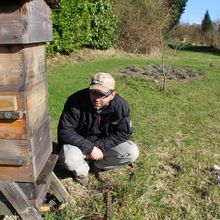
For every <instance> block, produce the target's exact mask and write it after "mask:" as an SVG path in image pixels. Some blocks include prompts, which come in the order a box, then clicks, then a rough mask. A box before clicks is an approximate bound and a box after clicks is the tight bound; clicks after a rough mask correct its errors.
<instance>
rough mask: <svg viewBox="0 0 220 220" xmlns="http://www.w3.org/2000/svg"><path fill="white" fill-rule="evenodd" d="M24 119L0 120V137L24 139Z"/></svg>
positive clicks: (25, 133) (25, 136) (25, 130)
mask: <svg viewBox="0 0 220 220" xmlns="http://www.w3.org/2000/svg"><path fill="white" fill-rule="evenodd" d="M26 138H27V127H26V119H24V118H22V119H18V120H0V139H26Z"/></svg>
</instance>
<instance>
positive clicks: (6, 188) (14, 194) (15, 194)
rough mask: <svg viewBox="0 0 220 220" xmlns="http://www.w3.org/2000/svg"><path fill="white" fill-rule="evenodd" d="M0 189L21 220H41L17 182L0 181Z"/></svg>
mask: <svg viewBox="0 0 220 220" xmlns="http://www.w3.org/2000/svg"><path fill="white" fill-rule="evenodd" d="M0 190H1V192H2V193H3V195H4V196H5V197H6V199H7V200H8V201H9V202H10V203H11V205H12V206H13V207H14V209H15V210H16V211H17V213H18V214H19V215H20V216H21V218H22V219H23V220H33V219H34V220H43V218H42V216H41V214H40V212H39V211H38V210H37V209H36V208H35V207H34V206H33V205H31V203H30V202H29V200H28V199H27V196H26V195H25V194H24V192H23V191H22V190H21V188H20V187H19V186H18V184H17V183H15V182H2V181H0Z"/></svg>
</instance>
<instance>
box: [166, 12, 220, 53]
mask: <svg viewBox="0 0 220 220" xmlns="http://www.w3.org/2000/svg"><path fill="white" fill-rule="evenodd" d="M167 38H168V39H170V40H175V41H181V40H182V39H184V41H185V43H189V44H193V45H197V46H209V47H210V46H211V47H215V48H217V49H220V20H217V21H212V20H211V18H210V15H209V12H208V10H207V11H206V12H205V14H204V17H203V19H202V21H201V24H179V25H176V26H175V27H174V28H173V29H172V30H171V31H170V32H169V34H168V35H167Z"/></svg>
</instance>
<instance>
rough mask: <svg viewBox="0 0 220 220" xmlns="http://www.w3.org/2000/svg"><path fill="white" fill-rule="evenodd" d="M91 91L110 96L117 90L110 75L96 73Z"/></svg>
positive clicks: (90, 87)
mask: <svg viewBox="0 0 220 220" xmlns="http://www.w3.org/2000/svg"><path fill="white" fill-rule="evenodd" d="M89 89H90V90H91V91H95V92H98V93H101V94H103V95H109V94H110V93H111V92H112V91H113V90H114V89H115V80H114V78H113V77H112V76H111V75H110V74H109V73H105V72H100V73H96V74H95V75H94V76H93V77H92V80H91V84H90V86H89Z"/></svg>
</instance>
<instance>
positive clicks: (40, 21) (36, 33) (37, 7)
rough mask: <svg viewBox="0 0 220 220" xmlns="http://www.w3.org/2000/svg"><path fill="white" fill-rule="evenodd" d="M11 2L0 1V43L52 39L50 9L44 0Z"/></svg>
mask: <svg viewBox="0 0 220 220" xmlns="http://www.w3.org/2000/svg"><path fill="white" fill-rule="evenodd" d="M20 2H23V4H20ZM13 3H14V4H11V3H10V1H1V2H0V44H30V43H34V42H46V41H51V40H52V21H51V11H50V7H49V6H48V5H47V3H46V2H45V1H44V0H34V1H13Z"/></svg>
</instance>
